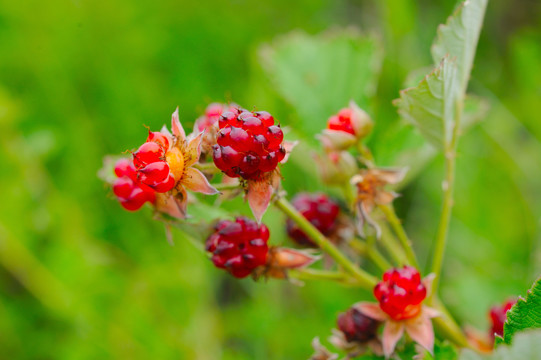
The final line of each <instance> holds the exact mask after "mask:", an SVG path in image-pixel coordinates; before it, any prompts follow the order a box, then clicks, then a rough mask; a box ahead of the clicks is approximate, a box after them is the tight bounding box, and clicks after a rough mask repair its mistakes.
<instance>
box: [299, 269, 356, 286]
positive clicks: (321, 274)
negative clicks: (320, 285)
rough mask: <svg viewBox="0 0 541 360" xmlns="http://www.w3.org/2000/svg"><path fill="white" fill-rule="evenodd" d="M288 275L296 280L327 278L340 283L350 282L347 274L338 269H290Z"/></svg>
mask: <svg viewBox="0 0 541 360" xmlns="http://www.w3.org/2000/svg"><path fill="white" fill-rule="evenodd" d="M288 275H289V276H290V277H291V278H294V279H297V280H328V281H336V282H341V283H348V282H351V280H352V278H351V276H350V275H349V274H346V273H344V272H340V271H327V270H318V269H310V268H305V269H292V270H289V273H288Z"/></svg>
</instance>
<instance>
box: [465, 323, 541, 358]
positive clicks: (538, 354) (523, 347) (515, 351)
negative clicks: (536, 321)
mask: <svg viewBox="0 0 541 360" xmlns="http://www.w3.org/2000/svg"><path fill="white" fill-rule="evenodd" d="M460 360H541V330H535V331H528V332H524V333H521V334H517V336H516V337H515V340H514V341H513V345H511V346H500V347H498V348H497V349H496V350H495V351H494V352H493V353H492V354H489V355H480V354H478V353H475V352H473V351H472V350H469V349H466V350H464V351H462V354H461V356H460Z"/></svg>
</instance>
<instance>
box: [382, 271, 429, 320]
mask: <svg viewBox="0 0 541 360" xmlns="http://www.w3.org/2000/svg"><path fill="white" fill-rule="evenodd" d="M374 296H375V297H376V299H377V300H378V301H379V305H380V307H381V310H383V311H384V312H386V313H387V314H388V315H389V316H390V317H391V318H392V319H394V320H404V319H409V318H412V317H415V316H416V315H417V314H419V312H420V311H421V303H422V302H423V300H424V299H425V298H426V287H425V286H424V285H423V283H422V282H421V275H420V274H419V271H417V269H415V268H414V267H411V266H404V267H403V268H402V269H391V270H388V271H386V272H385V273H384V274H383V281H381V282H380V283H378V284H377V285H376V287H375V288H374Z"/></svg>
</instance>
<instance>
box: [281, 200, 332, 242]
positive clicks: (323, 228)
mask: <svg viewBox="0 0 541 360" xmlns="http://www.w3.org/2000/svg"><path fill="white" fill-rule="evenodd" d="M291 203H292V205H293V207H295V209H297V210H298V211H299V212H300V213H301V214H302V215H303V216H304V217H305V218H306V219H307V220H308V221H310V222H311V223H312V225H314V226H315V227H316V228H317V229H318V230H319V231H320V232H321V233H322V234H323V235H326V236H328V235H330V234H332V232H333V231H334V230H335V228H336V218H337V217H338V214H339V213H340V207H339V206H338V205H337V204H336V203H335V202H334V201H332V200H331V199H330V198H329V197H328V196H327V195H324V194H309V193H299V194H297V195H296V196H295V197H294V198H293V200H292V201H291ZM287 233H288V235H289V236H290V237H291V238H292V239H293V240H294V241H295V242H296V243H298V244H300V245H305V246H315V244H314V243H313V242H312V241H311V240H310V239H309V238H308V236H306V234H305V233H304V232H303V231H302V230H301V229H300V228H299V227H298V226H297V225H296V224H295V222H293V221H292V220H291V219H288V220H287Z"/></svg>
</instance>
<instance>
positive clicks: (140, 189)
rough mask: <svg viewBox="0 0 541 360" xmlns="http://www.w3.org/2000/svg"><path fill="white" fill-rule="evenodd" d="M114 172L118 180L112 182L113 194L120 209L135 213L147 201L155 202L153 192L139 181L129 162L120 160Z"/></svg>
mask: <svg viewBox="0 0 541 360" xmlns="http://www.w3.org/2000/svg"><path fill="white" fill-rule="evenodd" d="M114 171H115V174H116V176H118V178H117V179H116V180H115V181H114V182H113V193H114V194H115V195H116V197H117V199H118V201H119V202H120V205H122V207H124V208H125V209H126V210H130V211H135V210H139V209H140V208H141V207H142V206H143V205H144V204H145V202H147V201H148V202H150V203H154V201H155V200H156V194H155V192H154V190H152V189H151V188H150V187H148V186H146V185H145V184H143V183H141V182H140V181H139V179H138V178H137V171H136V170H135V167H134V165H133V163H132V162H131V161H130V160H128V159H120V160H119V161H118V162H117V163H116V165H115V169H114Z"/></svg>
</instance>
